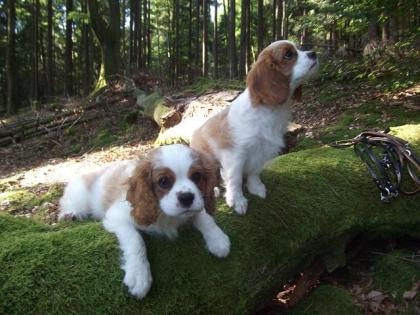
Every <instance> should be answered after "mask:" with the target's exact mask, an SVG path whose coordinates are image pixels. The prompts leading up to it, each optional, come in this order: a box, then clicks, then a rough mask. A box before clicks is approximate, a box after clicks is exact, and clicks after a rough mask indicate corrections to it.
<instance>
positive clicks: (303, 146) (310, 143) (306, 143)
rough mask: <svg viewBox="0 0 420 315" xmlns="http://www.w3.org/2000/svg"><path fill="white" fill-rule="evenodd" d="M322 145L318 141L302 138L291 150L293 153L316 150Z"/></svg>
mask: <svg viewBox="0 0 420 315" xmlns="http://www.w3.org/2000/svg"><path fill="white" fill-rule="evenodd" d="M320 145H322V143H320V141H319V140H316V139H313V138H302V139H301V140H299V142H298V143H297V145H296V147H294V148H293V149H292V151H293V152H296V151H301V150H307V149H312V148H316V147H319V146H320Z"/></svg>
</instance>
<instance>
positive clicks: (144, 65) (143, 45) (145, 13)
mask: <svg viewBox="0 0 420 315" xmlns="http://www.w3.org/2000/svg"><path fill="white" fill-rule="evenodd" d="M140 5H141V4H140ZM147 11H148V10H147V0H143V23H142V24H143V25H142V26H143V30H142V35H143V41H142V45H141V50H142V59H143V60H142V61H143V63H142V65H143V68H146V56H147V55H148V53H147V47H148V46H149V45H148V44H147V38H148V37H147Z"/></svg>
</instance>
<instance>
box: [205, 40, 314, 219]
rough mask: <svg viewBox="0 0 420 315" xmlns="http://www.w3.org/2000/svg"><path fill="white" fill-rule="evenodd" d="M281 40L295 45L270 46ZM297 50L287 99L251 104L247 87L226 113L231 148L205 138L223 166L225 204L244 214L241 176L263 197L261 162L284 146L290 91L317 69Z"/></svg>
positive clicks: (288, 119) (245, 200)
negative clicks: (279, 102) (278, 104)
mask: <svg viewBox="0 0 420 315" xmlns="http://www.w3.org/2000/svg"><path fill="white" fill-rule="evenodd" d="M283 43H288V44H291V45H294V44H293V43H292V42H290V41H277V42H274V43H272V44H271V45H270V46H273V47H274V46H276V45H280V44H283ZM270 46H269V47H270ZM294 46H295V45H294ZM296 50H297V52H298V59H297V62H296V64H295V65H294V67H293V71H292V77H291V82H290V91H291V92H290V94H289V98H288V99H287V101H286V102H285V103H283V104H282V105H281V106H264V105H262V106H253V105H252V103H251V98H250V95H249V90H248V88H247V89H245V91H244V92H243V93H242V94H241V95H240V96H239V97H238V98H237V99H236V100H235V101H234V102H233V103H232V105H231V107H230V108H229V112H228V123H229V130H226V131H225V132H229V131H230V137H231V139H232V143H233V147H229V148H223V149H222V148H220V147H219V144H218V143H217V142H216V141H213V139H210V140H209V141H208V142H209V145H210V147H211V149H212V151H213V153H214V154H215V157H216V158H217V159H218V160H219V161H220V163H221V166H222V178H223V180H224V182H225V186H226V194H225V198H226V203H227V204H228V205H229V206H230V207H233V208H234V209H235V211H236V212H237V213H239V214H245V213H246V211H247V207H248V201H247V199H246V198H245V197H244V195H243V192H242V181H243V178H244V177H246V178H247V182H246V186H247V188H248V191H249V192H250V193H251V194H254V195H257V196H259V197H260V198H265V196H266V188H265V186H264V184H263V183H262V182H261V180H260V173H261V171H262V169H263V167H264V164H265V163H266V162H267V161H269V160H271V159H272V158H274V157H275V156H277V155H278V154H279V152H280V151H281V149H282V148H284V146H285V143H284V139H283V136H284V134H285V133H286V131H287V126H288V124H289V121H290V118H291V109H290V106H291V104H292V102H293V101H292V95H293V92H294V90H295V89H296V88H297V87H298V86H300V85H301V84H302V83H304V82H305V81H306V80H307V79H308V78H309V77H311V76H312V75H313V73H314V72H316V70H317V68H318V61H314V60H313V59H310V58H309V57H308V52H303V51H300V50H298V49H297V48H296ZM257 105H258V104H257ZM222 128H223V126H222Z"/></svg>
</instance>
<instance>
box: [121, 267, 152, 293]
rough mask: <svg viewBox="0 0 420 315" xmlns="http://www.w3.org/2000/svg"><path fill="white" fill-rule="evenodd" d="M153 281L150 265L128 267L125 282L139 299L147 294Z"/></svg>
mask: <svg viewBox="0 0 420 315" xmlns="http://www.w3.org/2000/svg"><path fill="white" fill-rule="evenodd" d="M137 267H138V266H137ZM152 281H153V279H152V274H151V272H150V268H149V266H147V267H140V268H127V269H126V273H125V276H124V284H125V285H126V286H127V287H128V291H129V292H130V293H131V294H132V295H134V296H135V297H137V298H138V299H142V298H144V297H145V296H146V294H147V293H148V292H149V290H150V287H151V286H152Z"/></svg>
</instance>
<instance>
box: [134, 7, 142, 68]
mask: <svg viewBox="0 0 420 315" xmlns="http://www.w3.org/2000/svg"><path fill="white" fill-rule="evenodd" d="M132 1H133V28H134V29H133V67H134V69H137V70H138V69H140V67H141V49H139V45H140V43H141V24H140V23H141V21H140V8H141V4H140V3H139V0H132Z"/></svg>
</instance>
